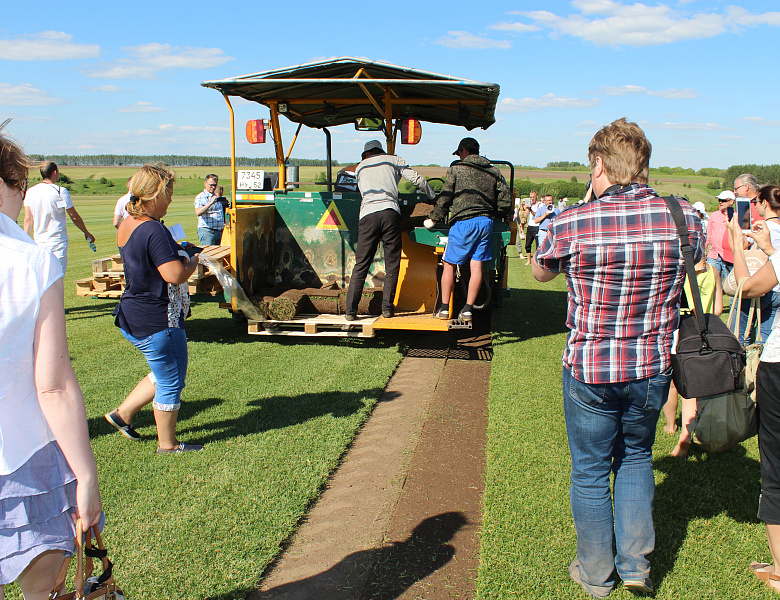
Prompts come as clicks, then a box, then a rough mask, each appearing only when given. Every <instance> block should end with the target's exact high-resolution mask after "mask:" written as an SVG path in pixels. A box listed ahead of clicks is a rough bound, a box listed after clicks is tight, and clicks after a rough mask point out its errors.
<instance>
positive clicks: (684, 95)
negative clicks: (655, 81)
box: [596, 85, 699, 100]
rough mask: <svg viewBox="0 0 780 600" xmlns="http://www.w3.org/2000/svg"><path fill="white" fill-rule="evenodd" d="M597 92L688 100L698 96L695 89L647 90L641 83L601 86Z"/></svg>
mask: <svg viewBox="0 0 780 600" xmlns="http://www.w3.org/2000/svg"><path fill="white" fill-rule="evenodd" d="M596 93H597V94H602V95H605V96H627V95H628V94H647V95H648V96H659V97H662V98H672V99H675V100H688V99H690V98H698V97H699V94H698V93H697V92H696V90H692V89H690V88H682V89H679V90H676V89H668V90H648V89H647V88H645V87H642V86H641V85H621V86H603V87H601V88H599V89H598V90H597V91H596Z"/></svg>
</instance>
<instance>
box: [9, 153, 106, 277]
mask: <svg viewBox="0 0 780 600" xmlns="http://www.w3.org/2000/svg"><path fill="white" fill-rule="evenodd" d="M41 177H43V181H42V182H41V183H39V184H38V185H35V186H33V187H31V188H30V189H29V190H27V195H26V196H25V198H24V230H25V232H26V233H27V235H30V236H32V238H33V239H34V240H35V243H36V244H38V245H39V246H43V247H44V248H48V249H49V250H51V251H52V252H53V253H54V256H56V257H57V258H58V259H59V261H60V265H62V272H63V274H64V273H65V271H66V269H67V267H68V230H67V227H66V226H65V215H66V214H67V215H68V216H69V217H70V220H71V221H73V224H74V225H75V226H76V227H78V228H79V229H80V230H81V232H82V233H83V234H84V237H85V238H86V239H87V241H88V242H90V243H92V242H94V241H95V236H94V235H92V234H91V233H90V232H89V231H88V230H87V226H86V225H84V221H83V219H82V218H81V215H79V213H78V211H77V210H76V207H75V206H73V201H72V200H71V199H70V192H68V190H67V189H66V188H64V187H61V186H59V185H57V181H59V179H60V171H59V168H58V167H57V165H56V164H55V163H53V162H51V161H45V162H43V163H42V164H41Z"/></svg>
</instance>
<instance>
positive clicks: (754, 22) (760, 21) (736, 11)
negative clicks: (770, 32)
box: [726, 6, 780, 27]
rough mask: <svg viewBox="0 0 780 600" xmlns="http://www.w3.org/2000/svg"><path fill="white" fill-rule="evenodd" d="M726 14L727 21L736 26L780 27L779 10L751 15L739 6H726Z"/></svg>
mask: <svg viewBox="0 0 780 600" xmlns="http://www.w3.org/2000/svg"><path fill="white" fill-rule="evenodd" d="M726 16H727V18H728V20H729V23H730V24H731V25H732V26H736V27H739V26H742V27H757V26H759V25H771V26H773V27H780V12H767V13H763V14H758V15H753V14H750V13H749V12H748V11H746V10H745V9H744V8H742V7H741V6H729V7H728V8H726Z"/></svg>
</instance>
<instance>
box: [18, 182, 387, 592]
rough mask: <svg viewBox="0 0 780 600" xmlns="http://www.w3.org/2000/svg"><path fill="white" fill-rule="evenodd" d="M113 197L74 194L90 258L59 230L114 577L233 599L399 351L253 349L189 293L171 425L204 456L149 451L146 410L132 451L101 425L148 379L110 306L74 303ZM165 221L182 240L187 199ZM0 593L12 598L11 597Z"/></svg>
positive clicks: (327, 466) (211, 305)
mask: <svg viewBox="0 0 780 600" xmlns="http://www.w3.org/2000/svg"><path fill="white" fill-rule="evenodd" d="M114 200H115V199H114V198H109V197H106V196H103V197H100V196H76V197H74V202H75V205H76V207H77V209H78V210H79V212H80V214H81V215H82V217H83V218H84V220H85V222H86V223H87V226H88V228H89V229H90V230H91V231H92V232H93V233H94V234H95V235H96V236H97V242H96V243H97V247H98V252H97V253H94V254H93V253H92V252H91V251H90V249H89V246H88V245H87V243H86V241H84V238H83V236H81V235H80V233H79V232H78V230H76V229H75V228H72V227H71V228H70V230H69V234H70V239H71V242H70V251H69V265H68V272H67V274H66V281H65V289H66V297H65V309H66V313H67V330H68V340H69V343H70V354H71V359H72V362H73V367H74V369H75V371H76V376H77V377H78V380H79V383H80V384H81V387H82V389H83V391H84V397H85V400H86V404H87V413H88V417H89V427H90V434H91V437H92V442H93V448H94V451H95V455H96V458H97V462H98V468H99V474H100V487H101V492H102V496H103V504H104V508H105V512H106V515H107V526H106V531H105V536H104V538H105V542H106V545H107V547H108V548H109V551H110V556H111V558H112V559H113V560H114V562H115V563H116V571H115V572H116V576H117V579H118V581H119V582H120V583H121V584H122V585H123V586H124V587H125V589H126V590H127V597H128V598H130V599H132V600H143V599H146V600H160V599H163V598H164V599H177V598H180V599H187V600H193V599H196V598H198V599H212V600H216V599H220V600H226V599H228V598H243V597H244V596H245V595H246V593H247V591H248V590H250V589H252V588H253V587H254V586H255V584H256V583H257V581H258V578H259V576H260V574H261V573H262V572H263V569H264V568H265V567H266V565H267V564H268V563H269V561H270V560H271V559H273V557H274V556H275V555H276V554H277V553H278V552H279V549H280V546H281V544H282V543H283V542H284V540H285V539H286V538H287V537H288V536H289V535H290V534H291V532H292V531H294V529H295V527H296V524H297V522H298V520H299V519H300V518H301V516H302V515H303V514H304V512H305V510H306V508H307V506H308V505H309V503H310V502H312V501H313V500H314V499H315V498H316V497H317V496H318V495H319V490H320V488H321V486H322V485H323V483H324V482H325V481H326V478H327V477H328V475H329V473H330V472H331V471H332V470H333V469H334V468H335V467H336V465H337V464H338V461H339V459H340V457H341V455H342V453H343V452H344V450H345V448H346V447H347V445H348V444H349V443H350V441H351V440H352V438H353V437H354V434H355V432H356V430H357V429H358V428H359V427H360V424H361V423H362V422H363V421H364V420H365V419H366V418H367V416H368V414H369V412H370V409H371V407H372V406H373V404H374V402H375V400H376V398H377V397H378V396H379V394H380V393H381V392H382V390H383V389H384V386H385V384H386V383H387V381H388V379H389V378H390V376H391V374H392V372H393V370H394V369H395V367H396V365H397V364H398V361H399V360H400V352H399V348H398V343H399V342H398V339H396V338H392V337H390V338H383V339H377V340H371V341H370V342H367V341H363V340H356V339H351V338H350V339H344V340H339V341H318V342H316V343H310V342H302V343H290V342H289V341H287V340H286V339H284V338H280V339H277V340H269V339H268V338H263V340H262V341H258V338H257V337H254V336H249V335H247V333H246V326H244V327H243V328H241V327H239V326H237V325H235V324H234V323H233V322H232V320H231V318H230V316H229V313H227V311H225V310H220V309H219V308H218V299H213V298H210V297H208V296H205V297H203V296H195V297H194V303H193V307H192V317H191V318H190V319H189V320H188V322H187V336H188V340H189V369H188V376H187V387H186V389H185V390H184V393H183V396H182V398H183V404H182V409H181V412H180V414H179V423H178V428H177V429H178V432H179V436H180V438H181V439H182V440H185V441H187V442H197V443H204V444H206V448H205V450H204V451H203V452H201V453H197V454H194V455H193V454H189V455H182V456H157V455H155V449H156V447H157V443H156V437H155V435H156V434H155V432H156V429H155V426H154V421H153V417H152V412H151V408H147V409H145V410H143V411H142V412H141V413H139V415H138V416H137V417H136V423H135V424H136V425H137V426H138V428H139V432H140V433H141V435H142V436H143V440H142V441H141V442H140V443H133V442H130V441H128V440H126V439H125V438H124V437H122V436H121V435H119V434H118V433H116V432H115V431H114V430H113V428H111V427H110V426H109V425H108V423H106V422H105V420H104V419H103V414H104V413H106V412H108V411H109V410H111V409H112V408H114V407H116V406H117V405H118V404H119V402H121V400H122V399H123V398H124V396H125V395H126V394H127V393H129V392H130V390H131V389H132V388H133V387H134V386H135V384H136V383H137V382H138V381H139V380H140V379H141V378H142V377H143V376H144V375H145V374H146V373H147V372H148V369H147V367H146V363H145V361H144V359H143V357H142V356H141V354H140V353H139V352H138V351H137V350H135V348H133V347H132V346H131V345H130V344H129V343H128V342H127V341H126V340H125V339H124V338H123V337H122V336H121V334H120V332H119V330H118V329H117V328H116V327H115V326H114V324H113V317H112V316H111V311H112V309H113V308H114V305H115V301H113V300H97V299H91V298H77V297H75V296H74V292H75V285H74V281H75V280H76V279H78V278H83V277H89V276H90V275H91V261H92V260H93V258H95V257H104V256H109V255H111V254H114V253H116V241H115V239H116V238H115V233H114V232H115V230H114V228H113V226H112V223H111V219H112V214H113V205H114ZM166 222H167V223H168V224H173V223H177V222H180V223H182V224H183V225H184V227H185V231H187V232H188V233H190V235H191V236H192V237H191V239H192V238H193V237H195V236H194V233H195V216H194V212H193V207H192V198H191V197H181V196H177V197H176V198H175V199H174V201H173V204H172V205H171V208H170V210H169V213H168V216H167V217H166ZM195 239H197V238H195ZM6 597H9V598H18V597H19V595H18V588H17V587H16V586H9V587H8V590H7V596H6Z"/></svg>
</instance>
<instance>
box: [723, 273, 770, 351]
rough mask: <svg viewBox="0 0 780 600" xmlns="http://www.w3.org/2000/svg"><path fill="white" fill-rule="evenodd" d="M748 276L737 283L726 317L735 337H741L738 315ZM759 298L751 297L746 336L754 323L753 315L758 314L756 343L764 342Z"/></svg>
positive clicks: (727, 324)
mask: <svg viewBox="0 0 780 600" xmlns="http://www.w3.org/2000/svg"><path fill="white" fill-rule="evenodd" d="M747 279H748V278H747V277H745V278H743V279H742V281H740V282H739V285H737V292H736V293H735V294H734V299H733V300H732V301H731V308H730V309H729V316H728V319H726V326H727V327H728V328H729V329H730V330H731V332H732V333H733V334H734V337H736V338H739V318H738V315H739V314H740V312H741V309H742V287H743V286H744V285H745V282H746V281H747ZM759 300H760V299H759V298H751V299H750V310H748V319H747V325H745V336H746V337H747V334H748V332H749V331H750V327H751V326H752V325H753V315H754V314H755V315H756V324H757V325H756V344H763V343H764V337H763V336H762V335H761V302H759Z"/></svg>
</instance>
